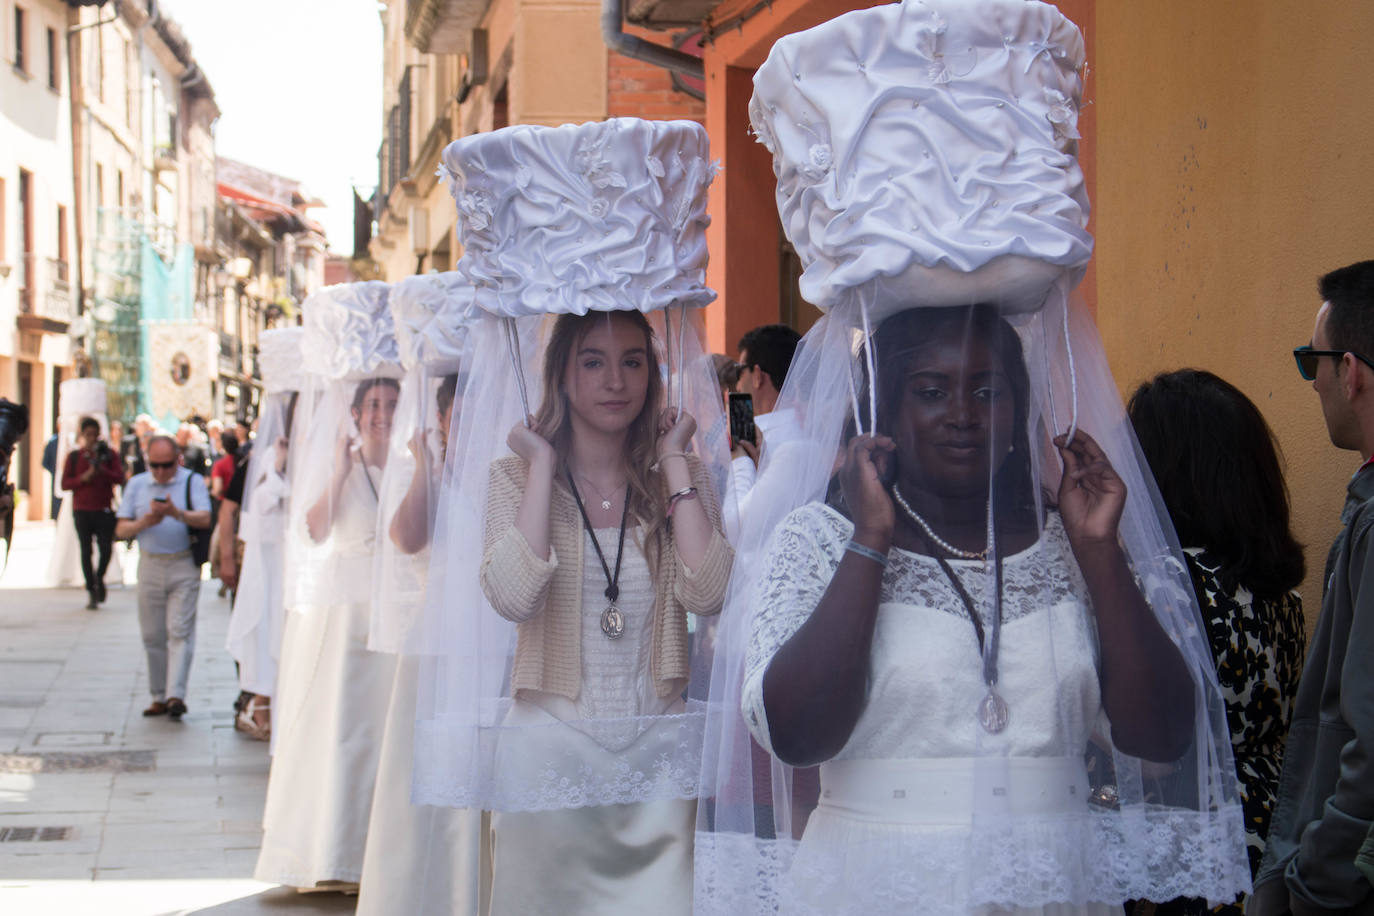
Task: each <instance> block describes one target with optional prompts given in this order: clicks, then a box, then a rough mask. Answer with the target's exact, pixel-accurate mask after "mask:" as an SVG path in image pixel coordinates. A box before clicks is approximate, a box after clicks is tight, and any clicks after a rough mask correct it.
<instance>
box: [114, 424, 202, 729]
mask: <svg viewBox="0 0 1374 916" xmlns="http://www.w3.org/2000/svg"><path fill="white" fill-rule="evenodd" d="M145 455H146V458H147V462H148V470H147V471H145V472H144V473H142V474H135V475H134V476H133V477H132V478H131V479H130V480H129V483H128V485H127V486H125V488H124V501H123V502H122V503H120V506H119V512H118V517H119V523H118V525H117V526H116V528H115V537H117V538H119V539H121V540H123V539H125V538H132V537H136V538H138V625H139V629H140V630H141V631H142V633H143V649H144V651H145V652H146V653H147V655H148V690H149V692H150V693H151V694H152V696H153V702H152V705H150V706H149V707H148V708H147V709H145V710H143V715H145V716H161V715H166V716H169V717H170V718H171V719H173V720H174V721H180V719H181V717H182V715H183V714H184V713H185V712H186V683H187V681H188V680H189V678H190V674H191V656H192V654H193V652H194V649H195V635H196V604H197V602H198V601H199V600H200V564H199V563H197V562H196V560H195V558H194V556H193V553H192V550H191V531H190V530H191V529H192V528H201V529H203V528H209V527H210V494H209V492H208V491H207V490H206V489H205V478H203V477H201V476H200V475H199V474H192V473H191V472H190V471H188V470H186V468H184V467H181V466H180V463H179V457H180V455H179V449H178V448H177V443H176V440H175V439H173V438H171V437H170V436H154V437H153V438H151V439H150V440H148V445H147V449H146V452H145ZM169 682H170V684H169Z"/></svg>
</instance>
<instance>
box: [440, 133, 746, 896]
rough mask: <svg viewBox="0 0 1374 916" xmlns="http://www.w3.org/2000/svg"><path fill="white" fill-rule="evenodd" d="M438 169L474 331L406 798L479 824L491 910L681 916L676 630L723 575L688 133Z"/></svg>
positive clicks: (681, 647) (716, 423) (612, 137)
mask: <svg viewBox="0 0 1374 916" xmlns="http://www.w3.org/2000/svg"><path fill="white" fill-rule="evenodd" d="M444 163H445V169H446V171H447V172H448V174H449V176H450V181H451V185H452V188H453V193H454V197H455V199H456V200H457V201H458V210H459V224H460V229H461V231H462V234H463V239H464V245H465V251H464V256H463V259H462V261H461V262H460V263H459V269H460V270H462V271H463V272H464V273H465V274H466V275H467V276H468V278H469V279H470V280H472V281H473V283H474V286H475V297H476V302H477V305H478V307H479V308H481V309H482V310H483V311H484V312H485V313H486V317H484V318H482V319H480V320H479V321H478V322H477V323H476V324H475V325H474V328H473V331H472V334H473V345H472V349H473V365H472V369H471V371H470V376H469V377H470V382H469V384H468V387H467V390H466V392H465V394H464V398H463V412H462V416H461V418H460V419H459V421H458V425H457V428H456V430H455V433H454V444H453V445H452V446H451V448H450V455H451V461H450V466H449V467H448V468H447V470H446V475H445V487H446V489H445V492H444V495H442V496H441V498H440V515H439V522H438V528H437V532H438V533H437V535H436V542H435V550H434V556H433V561H432V568H431V576H430V590H429V599H428V610H429V614H428V625H429V627H430V631H429V633H428V634H427V638H428V639H430V640H432V641H433V642H434V643H435V644H437V645H440V646H441V647H442V651H443V655H442V656H441V658H440V659H436V660H432V661H430V662H429V663H427V664H426V665H425V667H424V674H423V675H422V684H421V697H422V704H421V711H420V719H419V721H418V722H417V726H416V731H417V738H416V780H417V781H416V792H417V797H418V798H421V799H423V800H426V801H429V800H434V801H436V802H438V803H442V804H449V805H454V806H458V807H480V808H484V809H487V810H489V811H491V812H492V814H491V848H492V852H491V859H492V885H491V902H490V912H492V913H496V914H529V913H589V914H590V913H597V914H600V913H608V914H614V913H632V912H635V913H637V912H644V911H647V910H652V911H653V912H660V913H662V912H675V913H686V912H689V911H690V906H691V903H690V901H691V880H692V878H691V875H692V825H693V822H694V818H695V811H696V801H695V800H696V796H697V778H698V774H699V772H700V758H701V734H702V732H701V729H702V725H703V719H702V716H701V711H700V704H699V702H696V701H691V700H688V699H687V696H688V691H687V687H688V680H689V674H690V671H691V670H692V664H691V659H690V658H689V637H688V630H687V618H688V615H689V614H693V615H705V616H713V615H715V614H716V613H718V611H719V609H720V602H721V600H722V598H723V596H724V588H725V581H726V576H727V573H728V568H729V564H730V560H731V557H732V550H731V548H730V546H729V544H728V543H727V542H726V540H725V538H724V536H723V534H722V533H721V521H720V519H721V513H720V506H719V498H718V495H717V494H719V493H721V492H723V491H724V486H723V482H724V480H725V474H726V470H725V469H726V468H727V467H728V458H727V455H726V443H725V436H724V434H723V433H724V429H725V419H724V413H723V410H722V407H721V401H720V396H719V389H718V387H717V385H716V383H715V378H714V373H713V372H712V370H711V363H710V360H709V356H708V355H707V354H706V353H705V352H704V350H703V347H702V334H701V323H700V317H699V307H700V306H701V305H704V304H706V303H707V302H709V301H710V299H711V298H713V294H712V293H711V292H710V291H709V290H707V289H706V288H705V287H704V286H703V285H702V281H703V279H704V270H703V268H704V266H705V238H704V228H705V202H706V190H707V187H708V185H709V182H710V179H711V176H712V174H713V168H712V165H711V163H710V160H709V156H708V153H707V146H706V138H705V132H704V131H703V130H702V129H701V128H700V126H699V125H696V124H692V123H686V122H645V121H637V120H633V119H617V120H612V121H607V122H604V123H597V124H582V125H565V126H564V127H560V128H535V127H516V128H508V129H505V130H502V131H497V132H494V133H491V134H481V135H477V136H474V137H470V138H465V139H463V140H460V141H458V142H456V143H454V144H452V145H451V146H450V147H449V148H448V149H447V150H446V151H445V154H444Z"/></svg>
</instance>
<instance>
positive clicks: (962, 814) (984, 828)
mask: <svg viewBox="0 0 1374 916" xmlns="http://www.w3.org/2000/svg"><path fill="white" fill-rule="evenodd" d="M820 780H821V795H820V800H819V803H818V804H817V807H816V809H815V811H813V812H812V813H811V817H810V819H809V820H808V821H807V824H806V829H805V831H804V832H803V834H802V838H801V842H800V844H799V846H798V848H797V852H796V856H795V858H794V859H793V862H792V867H791V869H790V870H789V873H788V875H787V876H786V877H785V878H784V891H783V905H782V907H781V911H782V913H784V914H820V913H825V914H835V913H884V914H887V913H894V914H895V913H911V914H918V913H919V914H922V916H928V914H941V916H1121V904H1120V903H1117V904H1115V905H1111V904H1108V903H1097V902H1074V903H1046V904H1038V905H1034V906H1018V905H1014V904H1012V905H981V906H970V905H969V904H968V903H966V902H965V901H968V900H970V899H975V898H976V897H977V896H978V895H979V894H982V893H987V892H988V890H989V888H991V889H993V891H994V892H997V893H998V896H1003V897H1006V896H1010V897H1011V898H1012V899H1013V900H1015V899H1018V898H1019V899H1026V898H1028V897H1030V896H1032V895H1033V894H1034V893H1036V892H1039V891H1042V889H1043V888H1044V887H1045V886H1046V883H1047V880H1048V883H1049V884H1050V885H1053V884H1054V880H1055V878H1056V877H1058V875H1056V872H1055V867H1054V864H1053V859H1054V856H1055V851H1054V850H1053V848H1052V847H1054V846H1055V843H1054V834H1055V832H1056V829H1057V828H1056V825H1060V824H1062V825H1063V827H1064V831H1063V832H1064V833H1073V832H1074V830H1073V825H1074V824H1075V823H1076V822H1078V821H1079V819H1081V818H1084V817H1089V816H1091V814H1090V811H1089V809H1088V807H1087V805H1088V801H1087V800H1088V793H1089V785H1088V778H1087V773H1086V770H1085V767H1084V764H1083V761H1082V760H1081V759H1078V758H1011V759H999V760H995V761H989V760H979V759H974V758H945V759H915V760H844V761H834V762H831V763H827V764H823V765H822V766H821V770H820ZM1028 824H1030V825H1034V827H1033V829H1034V830H1035V831H1036V833H1035V834H1034V835H1033V837H1032V835H1027V836H1026V837H1024V838H1023V837H1020V836H1019V835H1018V830H1019V829H1020V828H1021V827H1022V826H1024V825H1028ZM1027 846H1034V847H1036V848H1034V849H1027V848H1026V847H1027ZM999 847H1001V851H999ZM1013 848H1019V851H1020V852H1021V853H1026V852H1029V853H1030V854H1031V856H1032V857H1035V856H1043V861H1044V863H1045V873H1044V874H1029V873H1028V872H1024V871H1018V869H1017V867H1016V865H1015V863H1012V862H1011V861H1008V860H1009V859H1010V856H1004V855H1003V854H1001V852H1004V851H1010V850H1011V849H1013ZM1075 864H1077V863H1075ZM1067 871H1068V869H1066V870H1065V872H1067ZM1017 880H1023V881H1024V882H1025V887H1024V888H1021V889H1019V890H1022V891H1023V892H1024V894H1022V893H1016V892H1015V891H1009V890H1008V889H1009V888H1010V887H1011V886H1012V885H1011V884H1008V883H1006V882H1008V881H1010V882H1012V884H1014V883H1015V882H1016V881H1017ZM989 882H991V883H989ZM975 889H977V890H975ZM983 899H992V898H990V897H986V896H985V897H984V898H983Z"/></svg>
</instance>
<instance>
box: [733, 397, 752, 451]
mask: <svg viewBox="0 0 1374 916" xmlns="http://www.w3.org/2000/svg"><path fill="white" fill-rule="evenodd" d="M730 441H731V442H752V443H754V444H755V445H757V444H758V432H757V431H756V430H755V429H754V398H753V396H751V395H748V394H742V393H740V392H738V391H732V392H730Z"/></svg>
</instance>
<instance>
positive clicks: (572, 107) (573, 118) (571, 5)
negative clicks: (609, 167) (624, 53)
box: [510, 0, 606, 126]
mask: <svg viewBox="0 0 1374 916" xmlns="http://www.w3.org/2000/svg"><path fill="white" fill-rule="evenodd" d="M514 31H515V35H516V43H515V59H514V65H513V67H512V73H511V99H510V102H511V113H510V116H511V123H522V124H545V125H551V126H557V125H559V124H567V123H569V122H573V123H576V122H580V121H595V120H599V119H601V118H604V117H606V47H605V45H604V44H603V43H602V40H601V4H600V3H599V2H596V0H591V2H587V0H521V2H520V5H519V8H518V11H517V13H516V21H515V23H514Z"/></svg>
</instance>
